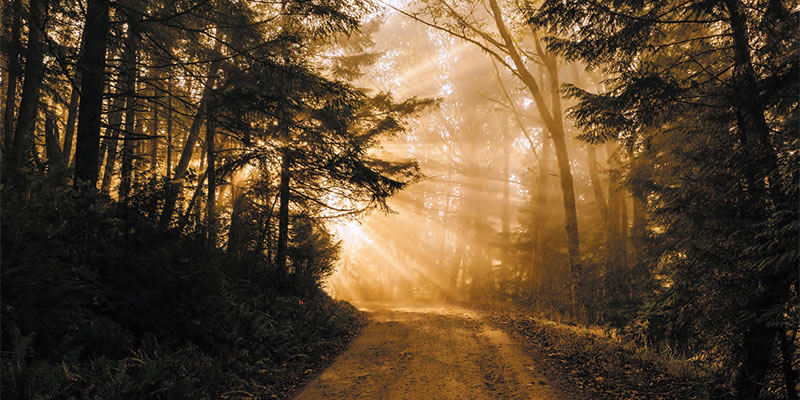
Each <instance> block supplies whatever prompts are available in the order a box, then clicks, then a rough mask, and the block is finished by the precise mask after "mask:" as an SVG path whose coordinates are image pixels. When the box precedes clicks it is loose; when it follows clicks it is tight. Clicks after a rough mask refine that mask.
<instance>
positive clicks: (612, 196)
mask: <svg viewBox="0 0 800 400" xmlns="http://www.w3.org/2000/svg"><path fill="white" fill-rule="evenodd" d="M607 150H608V222H607V224H606V230H607V236H606V250H607V251H608V255H607V258H606V263H607V270H606V290H608V292H607V293H608V295H609V296H610V297H612V298H614V299H616V301H621V300H622V299H624V298H625V293H624V285H623V280H624V271H625V268H626V266H625V255H624V246H625V245H624V242H623V240H624V238H623V233H622V229H623V227H622V223H621V222H622V208H623V207H624V200H623V196H624V192H623V190H622V188H621V187H620V185H621V182H620V173H619V169H620V161H619V151H620V150H619V146H617V144H616V143H614V142H609V143H608V145H607Z"/></svg>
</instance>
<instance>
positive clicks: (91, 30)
mask: <svg viewBox="0 0 800 400" xmlns="http://www.w3.org/2000/svg"><path fill="white" fill-rule="evenodd" d="M108 8H109V1H108V0H88V5H87V11H86V25H85V27H84V32H83V36H84V37H86V38H91V40H89V39H87V40H86V41H85V46H84V48H83V51H82V57H81V63H80V67H81V101H80V114H79V115H78V142H77V145H76V151H75V184H76V185H77V183H78V182H81V181H83V182H86V183H88V185H89V187H92V188H93V187H95V185H96V183H97V151H98V149H99V147H100V116H101V114H102V111H103V110H102V108H103V87H104V86H105V65H106V59H105V57H106V38H107V37H108Z"/></svg>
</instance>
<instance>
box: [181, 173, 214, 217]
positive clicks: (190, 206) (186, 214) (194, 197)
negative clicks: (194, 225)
mask: <svg viewBox="0 0 800 400" xmlns="http://www.w3.org/2000/svg"><path fill="white" fill-rule="evenodd" d="M206 177H208V169H205V170H203V173H202V174H201V175H200V177H199V178H197V186H195V188H194V192H193V193H192V197H191V198H190V199H189V203H188V204H187V205H186V211H184V213H183V215H182V216H181V218H180V220H179V221H178V231H183V229H184V228H185V227H186V224H188V223H189V216H190V215H192V210H193V209H194V205H195V204H197V199H198V198H199V197H200V194H201V193H202V191H203V183H204V182H205V181H206Z"/></svg>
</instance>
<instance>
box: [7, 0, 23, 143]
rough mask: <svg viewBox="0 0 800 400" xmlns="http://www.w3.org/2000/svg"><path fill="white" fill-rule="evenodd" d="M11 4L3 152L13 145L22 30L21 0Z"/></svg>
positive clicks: (15, 0)
mask: <svg viewBox="0 0 800 400" xmlns="http://www.w3.org/2000/svg"><path fill="white" fill-rule="evenodd" d="M13 1H14V2H13V3H11V7H10V11H11V14H12V15H11V24H10V26H11V37H10V39H9V43H8V47H7V48H6V62H7V68H8V72H7V74H6V77H7V78H6V99H5V108H4V109H3V130H4V131H3V132H4V133H3V150H4V151H7V150H8V149H11V148H12V147H13V144H14V108H15V107H16V103H17V80H18V79H19V73H20V71H19V67H20V65H19V52H20V47H21V45H20V31H21V30H22V0H13Z"/></svg>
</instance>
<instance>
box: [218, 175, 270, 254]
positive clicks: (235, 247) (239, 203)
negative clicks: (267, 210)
mask: <svg viewBox="0 0 800 400" xmlns="http://www.w3.org/2000/svg"><path fill="white" fill-rule="evenodd" d="M234 182H236V180H235V179H231V223H230V227H229V228H228V244H227V248H226V249H225V251H226V252H227V253H228V254H229V255H234V256H239V255H241V254H242V248H243V246H244V242H245V231H244V229H243V226H242V225H243V223H244V221H243V220H242V212H243V210H244V208H245V204H246V203H247V196H245V193H244V190H243V189H242V188H240V187H238V186H236V185H235V184H234ZM259 217H261V215H259ZM260 226H261V224H259V227H260Z"/></svg>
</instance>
